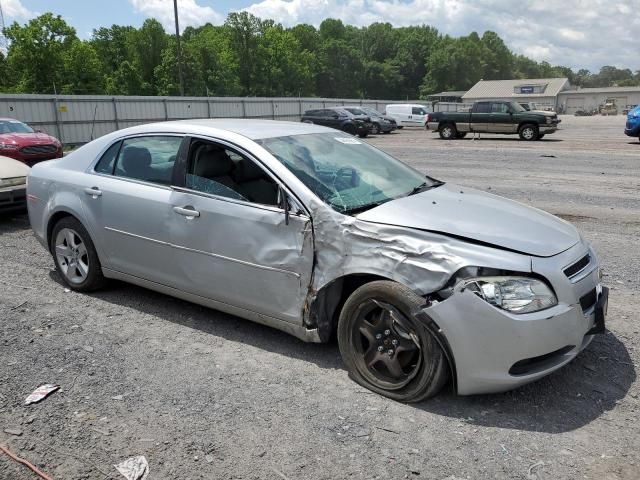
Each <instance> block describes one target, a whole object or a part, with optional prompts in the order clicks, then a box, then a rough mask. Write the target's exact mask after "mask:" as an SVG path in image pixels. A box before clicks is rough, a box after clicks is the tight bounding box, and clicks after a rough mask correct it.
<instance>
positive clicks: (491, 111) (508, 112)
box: [428, 100, 559, 140]
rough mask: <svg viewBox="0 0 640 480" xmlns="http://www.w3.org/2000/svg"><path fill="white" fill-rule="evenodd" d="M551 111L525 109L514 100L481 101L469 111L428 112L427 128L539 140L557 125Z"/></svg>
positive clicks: (448, 134)
mask: <svg viewBox="0 0 640 480" xmlns="http://www.w3.org/2000/svg"><path fill="white" fill-rule="evenodd" d="M558 123H559V120H558V115H556V114H555V113H553V112H527V111H526V110H525V109H524V108H522V107H521V106H520V104H518V103H517V102H513V101H511V102H508V101H493V100H492V101H483V102H476V103H474V104H473V107H472V108H471V111H470V112H436V113H432V114H430V115H429V123H428V128H429V130H433V131H434V132H438V133H439V134H440V138H443V139H445V140H451V139H455V138H464V137H465V135H466V134H467V133H469V132H480V133H504V134H507V135H509V134H518V135H520V138H521V139H522V140H539V139H541V138H543V137H544V136H545V135H547V134H549V133H554V132H555V131H556V130H557V129H558Z"/></svg>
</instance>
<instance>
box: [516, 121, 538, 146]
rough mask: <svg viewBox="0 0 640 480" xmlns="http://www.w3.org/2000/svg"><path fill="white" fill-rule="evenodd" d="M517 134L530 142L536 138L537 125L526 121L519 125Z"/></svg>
mask: <svg viewBox="0 0 640 480" xmlns="http://www.w3.org/2000/svg"><path fill="white" fill-rule="evenodd" d="M518 135H520V139H521V140H525V141H527V142H531V141H533V140H537V139H538V126H537V125H533V124H532V123H527V124H525V125H522V126H521V127H520V130H518Z"/></svg>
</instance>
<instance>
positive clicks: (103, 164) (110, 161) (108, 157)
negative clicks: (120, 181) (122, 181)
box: [94, 142, 122, 175]
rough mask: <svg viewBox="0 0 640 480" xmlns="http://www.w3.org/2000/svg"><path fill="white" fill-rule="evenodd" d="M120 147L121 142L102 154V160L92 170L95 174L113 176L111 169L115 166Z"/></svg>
mask: <svg viewBox="0 0 640 480" xmlns="http://www.w3.org/2000/svg"><path fill="white" fill-rule="evenodd" d="M120 145H122V142H116V143H114V144H113V145H111V146H110V147H109V148H108V149H107V151H106V152H104V154H103V155H102V158H101V159H100V160H99V161H98V163H97V164H96V167H95V169H94V170H95V171H96V172H98V173H105V174H107V175H113V168H114V167H115V166H116V158H118V152H119V151H120Z"/></svg>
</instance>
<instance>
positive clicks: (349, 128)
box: [344, 125, 358, 136]
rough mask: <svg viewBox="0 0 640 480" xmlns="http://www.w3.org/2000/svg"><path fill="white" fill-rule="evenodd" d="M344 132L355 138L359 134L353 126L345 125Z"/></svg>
mask: <svg viewBox="0 0 640 480" xmlns="http://www.w3.org/2000/svg"><path fill="white" fill-rule="evenodd" d="M344 131H345V133H348V134H349V135H353V136H355V135H356V134H357V133H358V132H357V131H356V127H354V126H353V125H345V127H344Z"/></svg>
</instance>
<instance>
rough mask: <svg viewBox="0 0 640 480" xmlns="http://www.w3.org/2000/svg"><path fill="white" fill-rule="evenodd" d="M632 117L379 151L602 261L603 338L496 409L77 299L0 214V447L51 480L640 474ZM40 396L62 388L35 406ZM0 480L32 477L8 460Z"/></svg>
mask: <svg viewBox="0 0 640 480" xmlns="http://www.w3.org/2000/svg"><path fill="white" fill-rule="evenodd" d="M623 123H624V119H623V118H622V117H605V118H600V117H588V118H574V117H564V118H563V123H562V127H563V129H562V130H561V131H559V132H557V133H556V134H554V135H550V136H548V137H545V139H544V140H543V141H540V142H535V143H527V142H521V141H519V140H517V138H516V137H506V136H505V137H500V136H491V135H483V137H482V139H480V140H471V139H465V140H459V141H450V142H446V141H442V140H439V139H438V138H437V136H435V135H433V134H432V133H429V132H427V133H426V132H424V131H422V130H409V129H405V130H403V131H400V132H397V133H393V134H391V135H381V136H378V137H377V138H372V139H371V140H370V141H371V143H373V144H375V145H378V146H380V147H381V148H383V149H385V150H387V151H389V152H390V153H392V154H394V155H396V156H398V157H399V158H401V159H403V160H404V161H406V162H407V163H409V164H411V165H413V166H415V167H417V168H418V169H420V170H422V171H424V172H426V173H429V174H430V175H432V176H435V177H436V178H440V179H442V180H445V181H450V182H455V183H459V184H462V185H465V186H470V187H476V188H480V189H483V190H489V191H491V192H494V193H497V194H500V195H504V196H507V197H510V198H513V199H516V200H519V201H523V202H525V203H528V204H532V205H534V206H536V207H539V208H542V209H544V210H547V211H549V212H552V213H554V214H557V215H560V216H562V217H563V218H565V219H568V220H570V221H572V222H574V223H575V224H576V225H577V226H578V227H579V228H580V229H581V230H582V232H584V235H585V236H586V237H587V238H588V239H589V240H591V241H592V242H593V243H594V245H595V247H596V249H597V251H598V252H599V254H600V256H601V260H602V263H603V264H604V269H605V272H606V275H607V276H606V277H605V278H606V283H607V284H608V285H609V286H610V287H611V288H612V291H611V295H610V307H609V317H608V328H609V331H608V332H607V334H606V335H602V336H598V337H597V338H596V339H595V340H594V342H593V343H592V344H591V346H590V347H589V348H588V349H587V350H586V351H584V352H583V353H582V354H581V355H580V356H579V357H578V358H577V359H576V360H575V361H573V362H572V363H571V364H569V365H568V366H566V367H565V368H563V369H561V370H560V371H558V372H556V373H554V374H553V375H551V376H549V377H547V378H545V379H543V380H541V381H539V382H537V383H535V384H531V385H528V386H525V387H523V388H520V389H517V390H514V391H511V392H508V393H504V394H500V395H483V396H471V397H456V396H454V395H453V394H452V393H451V392H449V391H445V392H443V393H442V394H441V395H440V396H438V397H437V398H435V399H432V400H430V401H427V402H424V403H421V404H418V405H403V404H400V403H395V402H393V401H390V400H387V399H385V398H383V397H380V396H378V395H375V394H372V393H370V392H369V391H367V390H365V389H363V388H361V387H359V386H358V385H356V384H355V383H353V382H352V381H351V380H349V378H348V377H347V373H346V372H345V370H344V369H343V367H342V364H341V360H340V358H339V353H338V348H337V345H336V344H335V343H331V344H329V345H313V344H304V343H302V342H300V341H298V340H296V339H295V338H292V337H289V336H287V335H286V334H283V333H280V332H278V331H275V330H271V329H269V328H266V327H262V326H260V325H256V324H253V323H250V322H248V321H244V320H241V319H238V318H235V317H232V316H229V315H225V314H221V313H219V312H216V311H212V310H208V309H205V308H202V307H199V306H195V305H191V304H189V303H186V302H183V301H180V300H175V299H172V298H169V297H166V296H163V295H160V294H156V293H154V292H151V291H148V290H144V289H141V288H138V287H133V286H130V285H126V284H122V283H117V282H114V283H112V284H111V285H110V286H109V288H108V289H106V290H105V291H102V292H99V293H96V294H92V295H82V294H77V293H74V292H67V291H65V289H64V287H63V285H62V284H61V281H60V279H59V277H58V275H57V274H56V273H55V271H54V270H53V262H52V260H51V258H50V257H49V256H48V255H47V254H46V253H45V252H44V250H43V249H42V247H41V246H40V245H39V244H38V243H37V241H36V240H35V239H34V237H33V236H32V235H31V232H30V230H29V225H28V220H27V219H26V217H24V216H23V217H13V218H0V245H1V249H0V318H2V322H1V324H0V329H1V330H0V331H1V337H0V338H1V342H2V343H1V347H0V362H1V365H2V368H0V382H1V385H2V388H1V390H0V427H1V428H0V444H3V445H7V446H8V447H9V448H10V449H11V450H12V451H13V452H15V453H17V454H19V455H20V456H22V457H24V458H26V459H28V460H30V461H31V462H32V463H34V464H36V465H37V466H39V467H40V468H41V469H42V470H43V471H45V472H47V473H48V474H49V475H50V476H51V477H52V478H55V479H94V478H95V479H102V478H114V479H115V478H118V475H119V474H117V472H116V470H115V468H114V467H113V464H115V463H118V462H120V461H122V460H123V459H126V458H128V457H131V456H134V455H145V456H146V457H147V459H148V460H149V464H150V471H151V476H150V478H152V479H180V480H187V479H201V478H207V479H213V478H216V479H217V478H225V479H227V478H229V479H231V478H236V479H291V480H293V479H334V478H366V479H369V478H380V479H397V478H429V479H449V480H453V479H463V478H464V479H484V478H500V479H502V478H504V479H524V480H542V479H549V480H550V479H559V478H572V479H573V478H591V479H606V480H609V479H637V478H639V476H640V474H639V473H638V472H640V465H639V464H640V458H638V452H639V451H640V421H639V420H640V418H639V417H640V415H639V413H640V405H639V400H638V394H640V388H639V386H638V382H637V381H636V368H637V365H638V362H639V360H640V353H639V350H638V349H639V348H640V342H639V341H638V333H639V329H640V327H639V326H638V319H639V316H640V315H639V314H638V310H639V309H640V296H639V294H638V289H637V285H638V283H639V281H640V273H639V272H640V243H639V242H638V237H639V234H640V215H639V212H640V197H639V196H638V191H639V190H640V144H639V143H638V141H637V140H636V141H633V140H632V139H629V138H627V137H625V136H624V135H623V134H622V128H623ZM43 383H57V384H60V385H61V389H60V390H59V391H58V392H56V393H54V394H52V395H51V396H50V397H49V398H47V399H45V400H44V401H43V402H41V403H39V404H35V405H31V406H24V405H23V402H24V399H25V397H26V396H27V395H28V394H29V393H30V392H31V391H32V390H33V389H34V388H35V387H37V386H39V385H41V384H43ZM7 429H9V430H14V429H17V430H19V431H20V432H21V435H20V436H17V435H14V434H10V433H7V432H6V431H5V430H7ZM14 433H17V432H14ZM0 478H2V479H11V480H21V479H33V478H36V477H35V475H33V474H32V473H30V472H29V471H28V470H26V469H25V468H24V467H22V466H19V465H17V464H16V463H14V462H12V461H10V460H9V459H8V457H6V456H4V455H1V454H0ZM121 478H122V477H121Z"/></svg>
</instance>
